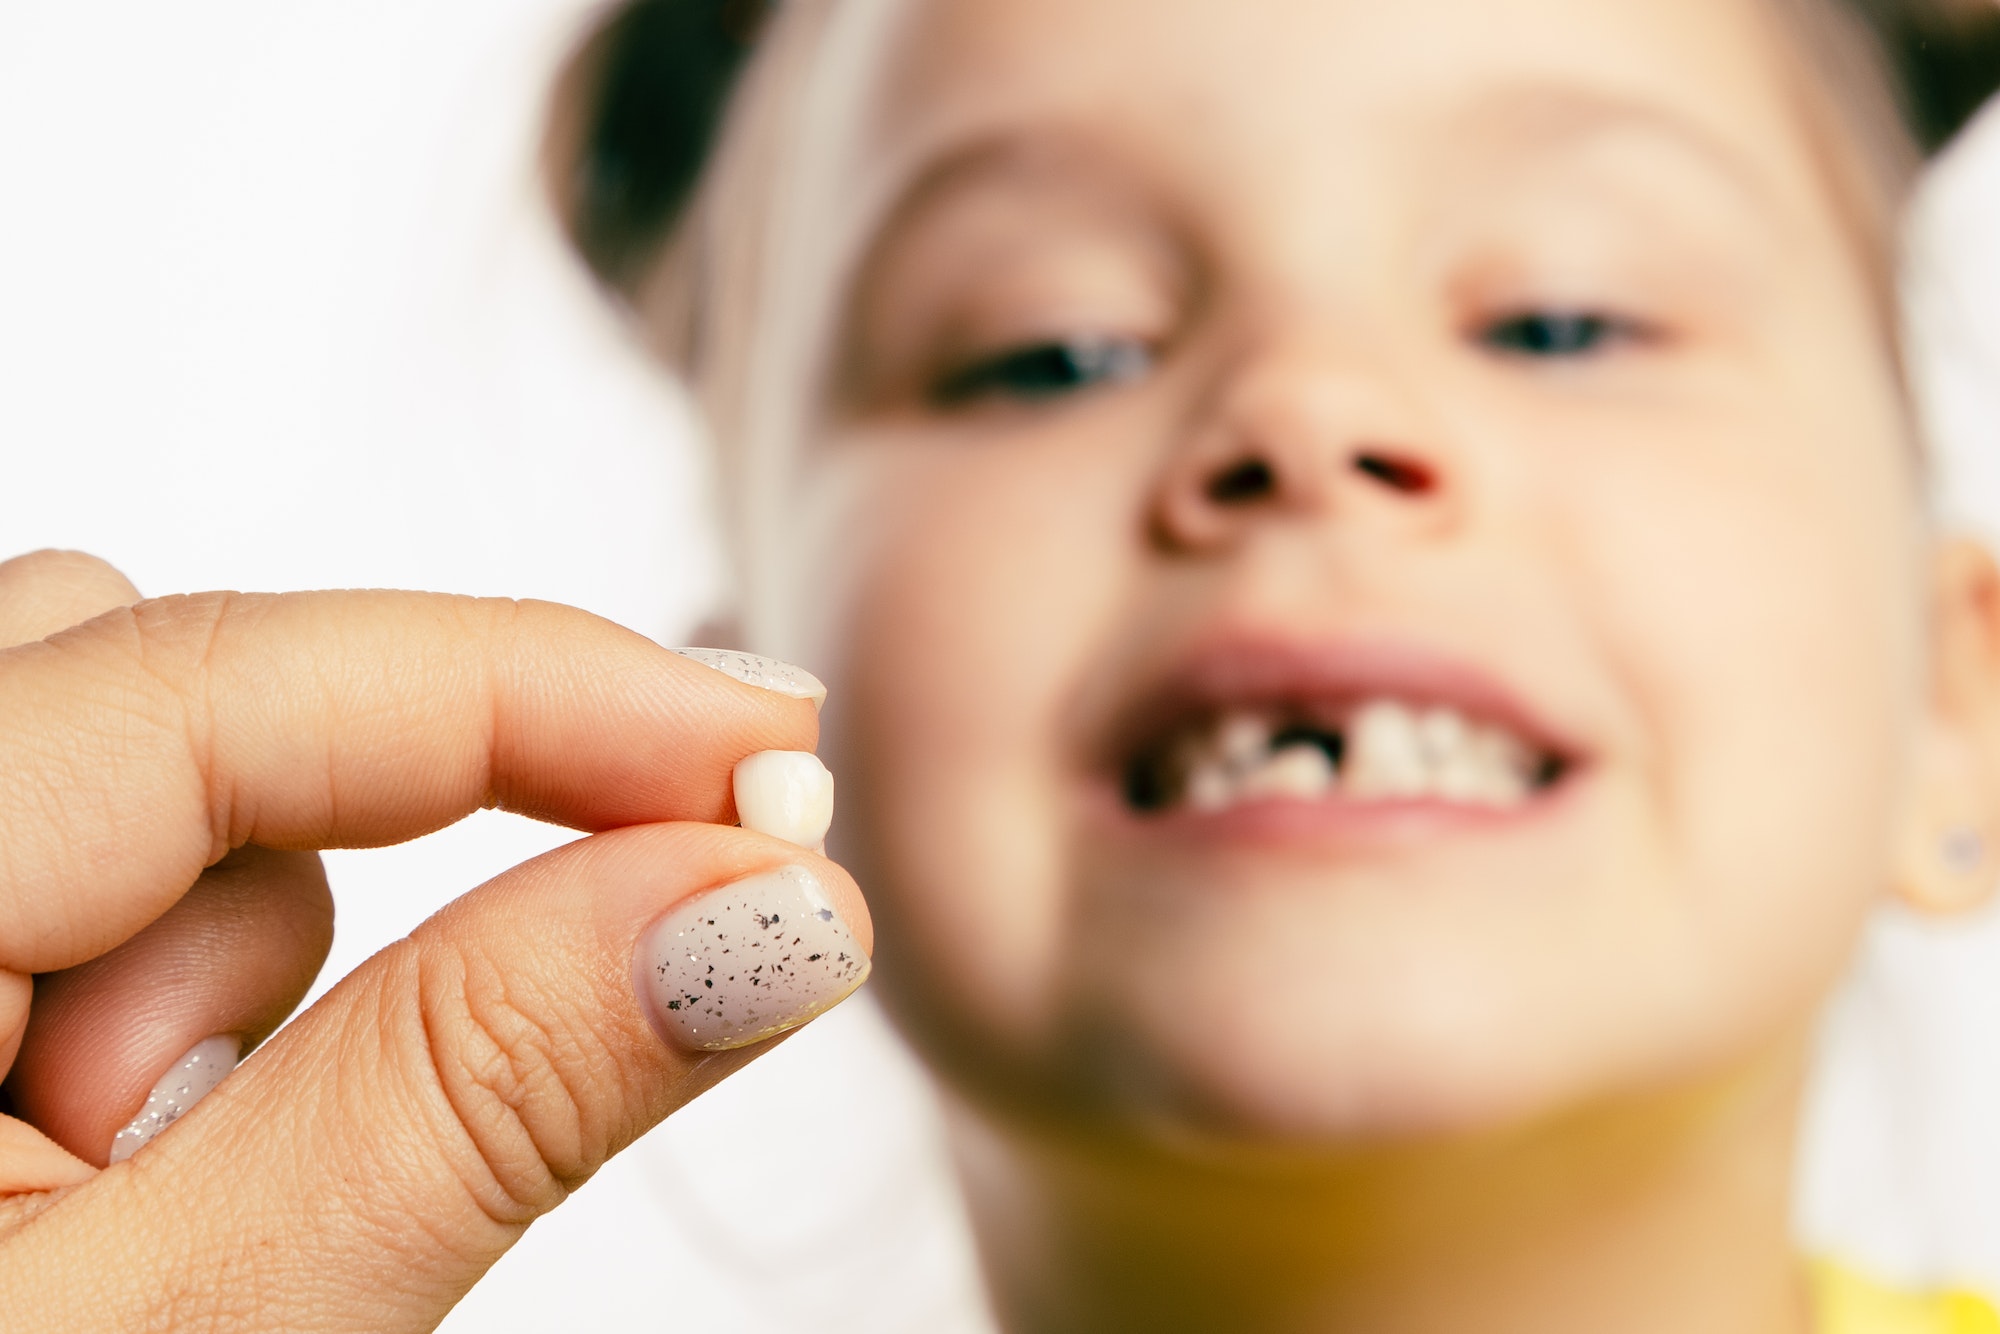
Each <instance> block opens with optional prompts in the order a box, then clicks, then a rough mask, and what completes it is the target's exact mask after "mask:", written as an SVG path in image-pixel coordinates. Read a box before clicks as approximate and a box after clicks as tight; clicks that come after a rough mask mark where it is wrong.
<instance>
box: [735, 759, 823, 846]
mask: <svg viewBox="0 0 2000 1334" xmlns="http://www.w3.org/2000/svg"><path fill="white" fill-rule="evenodd" d="M733 785H734V787H735V789H736V819H737V821H738V822H739V823H740V824H741V825H742V826H743V827H744V828H745V829H754V830H756V831H757V832H758V833H760V834H769V835H770V836H771V837H773V838H782V839H784V840H785V841H786V842H787V843H796V844H798V845H799V846H800V847H802V848H813V847H818V846H819V845H820V844H821V843H822V842H824V841H825V839H826V831H827V830H828V829H830V828H832V827H833V775H832V774H830V773H828V772H827V771H826V766H825V765H824V764H821V763H820V762H819V756H817V755H815V754H813V753H812V752H811V751H809V750H760V751H758V752H757V753H756V754H755V755H746V756H745V757H744V758H742V759H740V760H738V761H737V762H736V772H735V775H734V784H733Z"/></svg>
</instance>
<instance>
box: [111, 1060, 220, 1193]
mask: <svg viewBox="0 0 2000 1334" xmlns="http://www.w3.org/2000/svg"><path fill="white" fill-rule="evenodd" d="M242 1051H243V1040H242V1039H241V1038H238V1037H237V1036H236V1035H234V1034H233V1033H225V1034H222V1035H220V1036H218V1037H212V1038H204V1039H202V1040H201V1041H200V1042H197V1043H196V1044H195V1045H194V1047H193V1048H192V1049H191V1050H190V1051H189V1052H188V1054H187V1055H185V1056H183V1057H181V1058H180V1060H178V1061H175V1062H174V1068H173V1069H171V1070H169V1071H167V1073H166V1074H164V1075H162V1076H160V1082H159V1083H157V1084H155V1085H153V1091H152V1092H151V1093H149V1094H147V1095H146V1105H145V1106H144V1107H142V1108H140V1109H139V1114H138V1115H137V1116H135V1117H133V1118H132V1119H131V1121H130V1122H128V1123H127V1124H126V1126H125V1128H124V1129H123V1130H121V1131H119V1132H118V1133H117V1134H116V1135H113V1136H112V1137H111V1154H110V1159H111V1161H112V1162H114V1163H122V1162H124V1161H125V1160H126V1159H127V1158H130V1157H131V1156H132V1155H133V1154H135V1153H137V1152H138V1151H139V1150H140V1149H141V1148H143V1147H144V1146H145V1145H146V1144H147V1143H149V1142H150V1141H151V1140H152V1138H153V1136H155V1135H157V1134H159V1133H160V1132H161V1131H162V1130H165V1129H166V1128H167V1127H168V1126H170V1125H172V1124H173V1123H174V1122H176V1121H178V1120H180V1119H181V1116H182V1115H183V1114H184V1113H185V1112H186V1111H187V1109H188V1108H190V1107H192V1106H194V1105H195V1104H196V1103H198V1102H200V1101H201V1100H202V1099H203V1098H205V1097H207V1096H208V1095H209V1094H210V1093H212V1092H214V1091H215V1086H216V1085H217V1084H220V1083H221V1082H222V1081H223V1080H224V1079H225V1078H226V1077H227V1076H228V1074H229V1072H230V1071H231V1070H234V1069H235V1068H236V1058H237V1057H238V1056H239V1055H240V1054H241V1053H242Z"/></svg>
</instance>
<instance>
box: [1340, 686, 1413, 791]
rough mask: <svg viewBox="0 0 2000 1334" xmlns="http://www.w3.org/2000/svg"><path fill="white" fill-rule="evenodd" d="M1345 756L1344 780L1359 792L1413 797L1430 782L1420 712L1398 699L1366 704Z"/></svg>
mask: <svg viewBox="0 0 2000 1334" xmlns="http://www.w3.org/2000/svg"><path fill="white" fill-rule="evenodd" d="M1343 758H1344V760H1345V762H1344V763H1343V765H1342V766H1341V767H1342V770H1343V773H1342V776H1341V777H1342V782H1343V784H1344V785H1345V787H1346V790H1347V791H1348V793H1350V794H1351V795H1353V796H1355V797H1359V798H1362V799H1364V800H1366V799H1369V798H1382V797H1414V796H1421V795H1423V794H1424V793H1425V792H1426V791H1427V790H1428V789H1429V787H1430V772H1429V770H1430V766H1429V765H1428V764H1427V763H1425V760H1424V746H1423V740H1422V738H1421V737H1420V736H1419V735H1418V732H1417V719H1416V715H1415V714H1413V713H1412V712H1411V711H1410V710H1409V709H1407V708H1405V707H1404V706H1403V705H1401V704H1398V703H1396V702H1395V701H1393V700H1379V701H1377V702H1375V703H1371V704H1367V705H1364V706H1362V708H1361V710H1360V711H1359V712H1357V713H1356V714H1355V715H1354V721H1353V723H1352V724H1351V725H1350V727H1349V729H1348V735H1347V750H1346V754H1345V756H1344V757H1343Z"/></svg>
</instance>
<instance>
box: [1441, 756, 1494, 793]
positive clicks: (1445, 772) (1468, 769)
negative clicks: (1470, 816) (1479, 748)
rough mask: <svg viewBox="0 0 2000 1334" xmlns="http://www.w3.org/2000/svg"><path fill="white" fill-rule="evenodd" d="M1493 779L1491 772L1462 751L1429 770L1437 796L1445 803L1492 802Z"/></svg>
mask: <svg viewBox="0 0 2000 1334" xmlns="http://www.w3.org/2000/svg"><path fill="white" fill-rule="evenodd" d="M1493 777H1494V775H1493V773H1492V771H1491V770H1489V769H1487V768H1486V767H1485V766H1484V765H1482V764H1481V763H1480V762H1479V761H1478V760H1477V759H1475V758H1474V757H1473V756H1471V755H1469V754H1467V753H1466V752H1465V751H1462V750H1461V751H1458V752H1456V753H1454V754H1452V755H1451V756H1450V758H1448V759H1446V760H1445V761H1444V762H1443V763H1442V764H1439V765H1437V766H1436V767H1435V768H1433V769H1432V770H1431V779H1432V782H1433V784H1434V786H1435V787H1436V789H1437V794H1438V795H1439V796H1440V797H1442V798H1444V799H1445V800H1446V801H1461V802H1479V801H1492V800H1493V799H1494V796H1495V792H1496V784H1495V783H1494V782H1493Z"/></svg>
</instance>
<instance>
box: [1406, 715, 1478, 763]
mask: <svg viewBox="0 0 2000 1334" xmlns="http://www.w3.org/2000/svg"><path fill="white" fill-rule="evenodd" d="M1471 730H1472V729H1471V728H1469V727H1468V726H1466V722H1465V719H1464V718H1463V717H1461V716H1460V715H1459V714H1458V713H1457V712H1456V711H1455V710H1452V709H1425V710H1424V711H1423V713H1422V714H1420V715H1419V716H1418V718H1417V737H1418V739H1419V740H1420V741H1421V742H1422V743H1423V748H1424V753H1425V754H1426V755H1428V756H1430V759H1431V763H1432V764H1433V765H1436V764H1439V763H1441V762H1449V761H1451V760H1453V759H1455V758H1456V757H1457V756H1458V755H1459V754H1460V753H1461V752H1462V751H1463V750H1464V749H1465V746H1466V743H1467V742H1468V741H1469V740H1470V739H1471Z"/></svg>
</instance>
